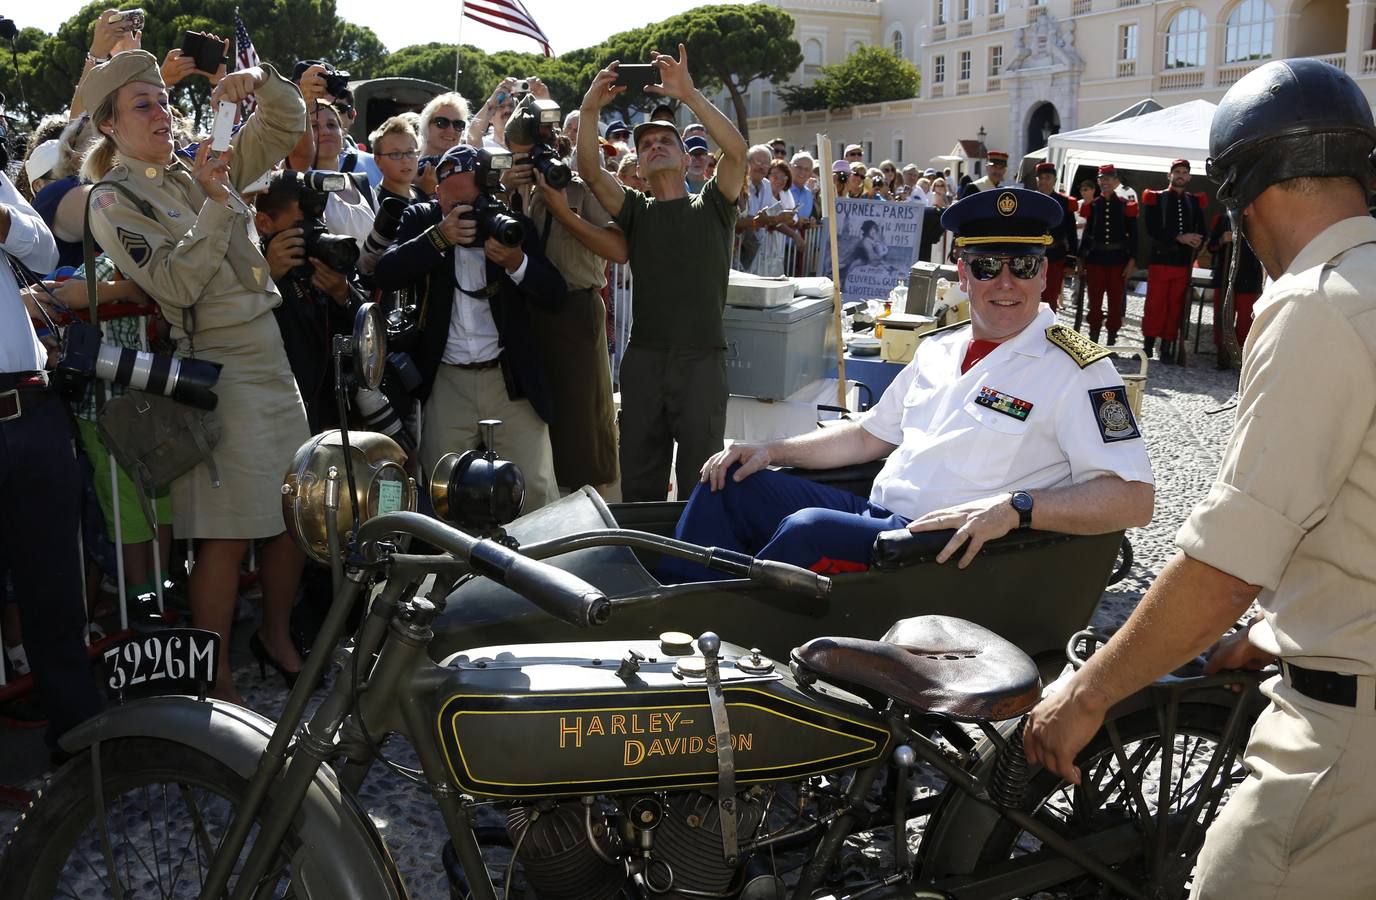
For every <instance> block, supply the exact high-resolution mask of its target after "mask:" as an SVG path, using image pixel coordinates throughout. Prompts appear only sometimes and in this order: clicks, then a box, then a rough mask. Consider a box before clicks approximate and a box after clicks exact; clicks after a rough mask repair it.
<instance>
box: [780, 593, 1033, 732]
mask: <svg viewBox="0 0 1376 900" xmlns="http://www.w3.org/2000/svg"><path fill="white" fill-rule="evenodd" d="M792 656H793V660H794V662H796V663H798V664H799V665H801V666H803V667H804V668H806V669H808V670H810V671H812V672H815V673H816V674H817V675H820V676H822V677H824V678H831V679H835V680H837V681H840V682H849V683H850V684H853V685H859V686H860V687H864V688H868V689H870V690H872V691H878V692H880V693H881V694H883V695H884V696H886V697H889V698H891V699H893V700H894V701H896V702H898V703H900V704H903V705H904V706H907V707H910V708H912V709H915V710H921V711H924V712H933V713H939V714H941V715H946V716H950V717H952V718H955V719H962V720H966V721H975V720H990V721H999V720H1002V719H1012V718H1015V717H1017V716H1020V715H1022V714H1023V713H1026V712H1027V711H1029V710H1030V709H1032V707H1033V706H1035V705H1036V703H1037V700H1038V699H1039V698H1040V697H1041V677H1040V675H1039V674H1038V672H1037V666H1036V664H1035V663H1033V662H1032V659H1031V658H1030V657H1029V656H1028V655H1027V654H1026V653H1024V652H1022V651H1021V650H1019V649H1018V648H1017V646H1015V645H1014V644H1013V643H1011V642H1009V641H1006V640H1004V639H1003V638H1001V637H999V636H998V635H996V634H994V633H993V632H992V631H990V630H989V629H987V628H983V627H981V626H979V625H976V624H974V623H973V622H967V621H965V620H964V619H957V618H954V617H952V616H915V617H913V618H911V619H902V620H900V621H898V622H896V623H894V625H893V627H892V628H890V629H889V631H888V633H887V634H885V635H884V637H883V639H882V640H878V641H870V640H864V639H862V638H849V637H820V638H814V639H813V640H810V641H808V642H807V643H806V644H804V645H803V646H801V647H798V648H797V649H795V650H794V651H793V654H792Z"/></svg>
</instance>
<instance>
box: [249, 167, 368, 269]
mask: <svg viewBox="0 0 1376 900" xmlns="http://www.w3.org/2000/svg"><path fill="white" fill-rule="evenodd" d="M279 178H280V179H295V180H296V183H297V185H298V188H299V194H298V195H297V205H298V206H299V207H300V208H301V219H300V220H299V221H298V222H297V223H296V227H297V228H300V229H301V236H302V238H303V239H304V240H305V248H304V250H305V254H306V256H307V257H313V258H315V259H318V260H320V261H321V262H323V263H324V264H325V265H327V266H329V267H330V268H331V269H334V270H335V271H336V272H342V273H344V274H345V275H348V274H351V273H352V272H353V270H354V267H355V266H356V265H357V264H358V255H359V250H358V242H357V241H355V240H354V239H353V238H351V237H349V236H348V235H343V234H331V233H330V230H329V229H328V228H327V227H326V226H325V204H326V203H328V202H329V199H330V194H332V193H334V192H336V191H342V190H344V189H346V188H347V187H348V186H349V175H348V174H346V173H344V172H318V171H315V170H311V171H307V172H292V171H284V172H280V173H278V174H277V175H276V176H275V178H274V180H275V179H279ZM271 189H272V188H271V187H269V190H271ZM263 252H264V253H266V252H267V244H266V242H265V243H264V246H263ZM290 274H291V275H292V276H293V277H295V278H304V279H307V280H309V279H310V277H311V275H313V274H314V270H313V269H312V268H311V267H310V264H309V263H303V264H302V265H299V266H296V267H295V268H293V269H292V270H291V272H290Z"/></svg>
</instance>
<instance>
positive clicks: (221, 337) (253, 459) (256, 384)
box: [172, 312, 310, 539]
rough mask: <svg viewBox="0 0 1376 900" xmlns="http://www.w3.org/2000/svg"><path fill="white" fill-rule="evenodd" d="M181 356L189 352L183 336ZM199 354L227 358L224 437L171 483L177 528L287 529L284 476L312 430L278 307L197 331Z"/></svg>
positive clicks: (213, 531)
mask: <svg viewBox="0 0 1376 900" xmlns="http://www.w3.org/2000/svg"><path fill="white" fill-rule="evenodd" d="M177 355H178V356H190V355H192V353H191V348H190V345H189V344H188V342H187V340H186V339H185V338H183V339H182V340H181V341H180V342H179V344H178V353H177ZM194 355H195V357H196V358H197V359H203V360H208V361H210V362H217V363H220V364H221V365H222V366H223V367H224V368H223V369H221V371H220V380H219V382H218V383H217V384H216V385H215V393H216V394H217V395H218V396H219V398H220V402H219V405H218V406H217V407H216V412H217V413H218V414H219V417H220V430H221V434H220V442H219V443H218V444H216V445H215V449H214V451H213V453H212V456H213V457H214V460H215V468H216V474H217V475H218V476H219V479H220V486H219V487H218V488H216V487H213V486H212V484H211V479H210V469H209V467H208V466H206V465H205V464H204V463H202V464H200V465H198V466H197V467H196V468H194V469H192V470H191V471H190V472H187V473H186V474H185V475H183V476H182V477H181V478H178V479H177V480H176V481H174V482H173V483H172V530H173V533H174V534H175V535H176V536H177V537H179V538H229V539H254V538H268V537H273V536H274V535H277V534H280V533H281V532H282V531H283V530H285V528H286V524H285V523H284V521H283V519H282V478H283V476H284V475H285V474H286V472H287V468H288V467H289V466H290V465H291V461H292V457H293V456H294V455H295V454H296V451H297V449H298V448H299V447H300V446H301V445H302V444H303V443H305V442H306V440H307V439H308V438H309V437H310V429H309V428H308V427H307V425H306V408H305V406H304V405H303V404H302V403H301V392H300V391H299V390H297V388H296V379H295V378H293V377H292V374H291V366H290V365H288V363H287V354H286V350H284V349H283V347H282V333H281V332H280V331H279V330H278V328H277V320H276V319H275V318H274V317H273V315H272V313H270V312H269V313H267V314H266V315H261V316H259V317H257V318H256V319H253V320H252V321H250V322H245V323H243V324H242V325H232V326H229V327H225V328H214V329H210V330H208V331H198V332H196V335H195V354H194Z"/></svg>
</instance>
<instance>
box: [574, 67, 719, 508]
mask: <svg viewBox="0 0 1376 900" xmlns="http://www.w3.org/2000/svg"><path fill="white" fill-rule="evenodd" d="M678 52H679V58H678V59H677V60H676V59H674V58H673V57H672V56H670V55H668V54H663V53H658V52H652V53H651V54H650V62H651V64H652V65H654V66H655V67H656V68H658V69H659V73H660V83H659V84H651V85H647V86H646V88H645V90H646V92H648V93H655V94H662V95H663V96H665V97H671V98H674V99H676V100H679V101H680V102H682V103H683V104H684V105H686V106H687V107H688V108H689V109H690V110H692V112H693V114H694V115H695V116H697V118H698V121H700V122H702V123H703V124H705V125H706V126H707V132H708V134H710V135H711V136H712V140H713V141H715V142H716V144H717V146H719V147H721V151H722V156H721V160H720V161H719V162H718V163H717V172H716V175H715V177H713V178H711V179H709V180H708V182H707V184H706V185H704V186H703V189H702V190H701V191H700V192H699V193H697V194H689V193H688V191H687V188H686V186H685V184H684V174H685V172H686V171H687V169H688V161H689V160H688V154H687V152H686V151H685V149H684V146H683V139H682V137H681V136H680V135H679V132H678V129H677V128H676V127H675V126H674V124H673V123H672V122H669V121H667V120H653V121H649V122H642V123H640V124H639V125H637V126H636V127H635V131H634V134H633V136H632V140H633V144H634V147H635V152H636V154H637V155H638V157H639V165H640V175H641V177H642V178H644V179H645V180H646V181H647V182H648V183H649V185H650V195H648V196H647V195H646V194H642V193H641V192H639V191H637V190H633V189H631V188H628V187H626V186H624V185H622V184H621V183H620V182H618V181H617V180H616V179H615V178H613V177H612V176H611V174H610V173H608V172H606V171H604V170H603V169H602V167H601V166H600V165H599V162H600V161H599V158H598V153H599V149H598V145H597V133H596V131H595V130H594V129H592V128H583V129H579V133H578V170H579V172H581V173H582V174H583V177H584V178H585V179H586V180H587V181H588V183H589V185H590V186H591V188H592V190H593V193H594V194H595V195H596V197H597V199H598V201H599V202H600V203H601V204H602V206H603V207H605V208H606V210H607V212H609V213H610V214H611V215H612V216H613V218H614V219H615V221H616V224H617V225H618V226H619V227H620V228H621V230H622V231H623V232H624V233H625V235H626V240H627V242H628V245H629V252H630V262H631V275H632V278H633V279H634V283H635V297H636V302H635V308H634V325H633V327H632V330H631V342H630V346H629V347H628V348H627V349H626V355H625V357H624V358H623V359H622V362H621V376H620V382H621V450H620V456H621V496H622V498H623V499H624V500H626V501H628V502H634V501H645V500H663V499H664V497H665V494H666V493H667V488H668V484H669V462H670V459H671V457H672V454H673V447H674V443H675V442H677V443H678V460H677V464H676V466H675V471H676V473H677V476H678V477H677V482H678V485H679V489H680V490H682V491H683V494H684V496H687V494H688V492H689V491H691V490H692V488H693V485H694V484H696V483H697V480H698V472H699V470H700V469H701V468H702V464H703V462H705V461H706V459H707V458H708V457H709V456H711V455H712V454H713V453H716V452H717V451H718V450H720V449H721V448H722V435H723V432H724V431H725V427H726V363H725V350H726V336H725V330H724V328H723V326H722V311H723V309H724V308H725V306H726V282H727V273H728V272H729V271H730V269H731V242H732V238H733V237H734V234H735V226H736V198H737V197H738V196H739V194H740V189H741V185H742V183H743V182H744V180H745V151H746V143H745V138H743V137H741V134H740V132H739V131H737V130H736V128H735V126H734V125H732V124H731V122H730V120H728V119H727V118H726V117H725V116H724V115H722V114H721V112H720V111H718V110H717V108H716V107H714V106H713V105H712V104H711V103H710V102H708V100H707V98H706V97H704V96H703V95H702V93H701V92H699V91H698V90H697V89H696V88H695V87H694V86H693V79H692V76H691V75H689V74H688V51H687V50H686V49H685V48H684V46H683V45H682V44H680V45H679V48H678ZM616 68H617V64H616V63H612V64H611V65H609V66H608V67H607V68H605V69H603V70H602V71H601V72H598V73H597V77H596V78H594V79H593V82H592V86H591V87H590V88H588V93H587V96H585V97H584V98H583V106H582V111H581V112H582V115H581V118H582V119H583V120H585V121H589V122H593V121H596V120H597V119H598V118H599V116H600V114H601V110H602V108H603V107H604V106H606V105H607V103H608V102H610V101H611V99H612V98H613V97H615V96H616V95H617V94H619V93H621V92H622V91H624V90H626V88H625V87H616V86H615V85H614V82H615V81H616Z"/></svg>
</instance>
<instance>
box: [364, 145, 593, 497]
mask: <svg viewBox="0 0 1376 900" xmlns="http://www.w3.org/2000/svg"><path fill="white" fill-rule="evenodd" d="M510 164H511V156H510V155H509V154H506V153H501V154H497V153H493V152H491V151H489V150H475V149H474V148H472V147H470V146H468V145H467V144H459V145H458V146H456V147H453V148H451V149H450V150H448V151H446V152H445V154H444V156H442V157H441V158H440V161H439V162H438V163H437V164H436V166H435V175H436V179H437V180H438V187H437V189H436V190H437V193H438V198H439V199H438V200H436V201H434V202H430V203H417V204H414V205H412V206H410V207H408V208H407V210H406V212H405V213H404V214H403V215H402V218H401V225H400V227H399V228H398V230H397V242H396V243H395V244H393V245H392V246H391V247H390V248H389V249H388V250H387V252H386V253H384V254H383V255H382V258H381V259H380V260H378V264H377V269H376V272H375V278H376V281H377V283H378V286H379V287H381V288H382V289H383V290H397V289H400V288H404V287H407V286H412V285H414V286H415V289H416V292H417V294H418V296H419V297H421V298H422V300H421V302H420V319H419V322H418V328H419V332H420V336H419V343H418V345H417V346H416V347H415V349H414V350H413V351H412V353H411V355H412V357H413V358H414V360H415V362H416V365H417V367H418V368H419V369H420V372H421V375H422V383H421V386H420V388H419V389H418V391H417V395H418V396H419V397H420V398H421V399H423V400H424V401H425V417H424V421H425V425H424V429H423V432H422V434H421V445H420V456H421V462H422V465H423V466H424V469H425V472H426V473H427V474H429V473H431V472H433V471H434V468H435V463H437V462H438V461H439V459H440V457H441V456H443V455H444V454H445V453H448V452H450V451H451V450H467V449H470V448H473V447H476V446H477V444H478V440H479V433H478V421H479V420H480V419H501V420H502V427H501V428H498V429H497V433H496V445H497V446H495V447H492V448H490V449H492V450H495V451H496V452H497V453H498V454H499V455H501V456H502V457H504V458H506V459H509V460H511V461H512V462H514V463H516V464H517V465H518V466H520V467H521V472H522V474H524V476H525V483H526V503H525V508H526V510H527V511H529V510H532V509H537V508H538V507H540V506H543V505H545V504H546V503H549V502H550V501H552V500H554V499H556V497H557V496H558V492H557V490H556V488H555V479H554V460H553V453H552V451H551V450H550V442H549V428H548V426H546V424H545V423H546V422H547V421H549V417H550V409H551V402H552V399H551V397H552V395H551V393H550V387H549V377H548V375H547V373H546V372H545V368H544V364H543V362H542V360H541V358H540V348H539V345H538V344H537V343H536V341H535V335H534V330H533V328H532V324H531V320H532V314H531V311H532V309H533V308H535V307H540V308H542V309H545V310H550V311H554V310H558V309H559V308H560V307H562V306H563V305H564V302H565V297H566V288H565V285H564V278H563V276H561V275H560V274H559V272H558V270H557V269H555V268H554V266H553V265H551V264H550V261H549V259H548V258H547V257H546V256H545V251H544V250H543V249H542V248H541V246H540V244H541V242H540V235H539V232H538V231H537V230H536V228H535V224H534V223H533V222H531V221H530V219H528V218H526V217H525V216H524V215H521V214H520V213H516V212H514V211H511V210H509V209H507V208H506V206H505V204H502V203H501V201H500V200H498V199H497V198H496V196H495V195H496V193H497V191H498V190H499V188H500V176H501V172H502V171H503V170H504V169H506V168H509V167H510Z"/></svg>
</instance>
